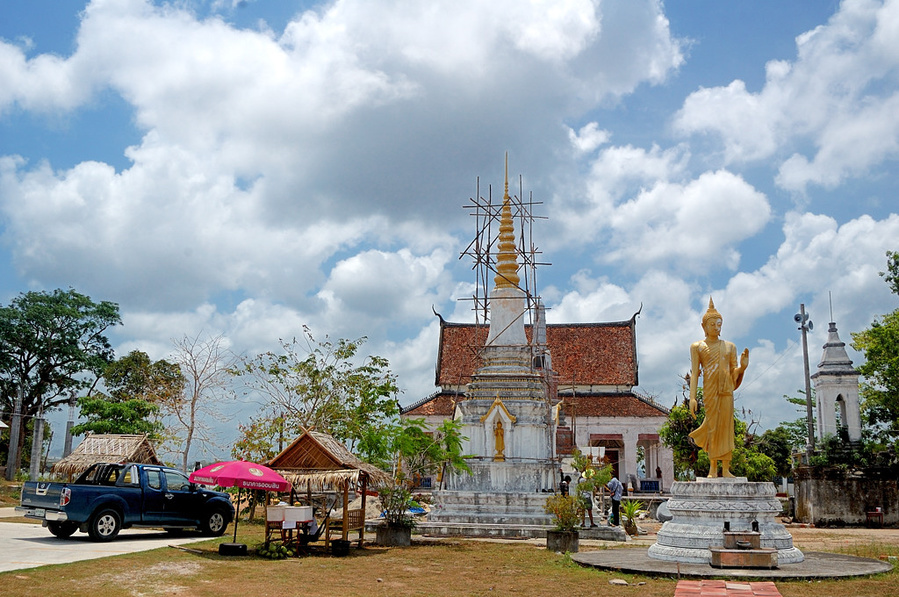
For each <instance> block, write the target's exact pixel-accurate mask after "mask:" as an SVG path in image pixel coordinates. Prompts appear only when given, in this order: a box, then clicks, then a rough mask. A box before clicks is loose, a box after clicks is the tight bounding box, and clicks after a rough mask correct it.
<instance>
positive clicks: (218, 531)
mask: <svg viewBox="0 0 899 597" xmlns="http://www.w3.org/2000/svg"><path fill="white" fill-rule="evenodd" d="M227 520H228V519H227V518H225V512H224V511H223V510H213V511H212V512H210V513H209V514H207V515H206V518H204V519H203V520H202V521H201V524H200V531H201V532H202V533H203V534H204V535H209V536H210V537H219V536H221V535H224V534H225V527H226V526H228V523H227V522H226V521H227Z"/></svg>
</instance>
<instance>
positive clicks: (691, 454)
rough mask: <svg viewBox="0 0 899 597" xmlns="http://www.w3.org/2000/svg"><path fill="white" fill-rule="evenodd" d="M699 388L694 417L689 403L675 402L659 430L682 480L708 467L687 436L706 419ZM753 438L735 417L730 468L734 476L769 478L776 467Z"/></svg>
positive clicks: (707, 461)
mask: <svg viewBox="0 0 899 597" xmlns="http://www.w3.org/2000/svg"><path fill="white" fill-rule="evenodd" d="M700 390H701V388H699V389H698V390H697V402H698V408H697V409H696V417H695V418H693V416H692V415H691V414H690V407H689V405H687V404H686V403H684V404H679V405H678V404H676V405H675V406H674V408H672V409H671V412H670V413H669V414H668V420H667V421H665V423H664V424H663V425H662V428H661V429H660V430H659V438H660V439H661V440H662V443H663V444H665V445H666V446H668V447H669V448H671V451H672V452H673V456H674V474H675V477H676V478H677V479H681V480H685V479H690V478H692V477H694V476H695V475H696V471H707V470H709V457H708V455H707V454H706V453H705V451H704V450H700V449H699V448H698V447H697V446H696V444H694V443H693V442H692V440H691V439H690V433H691V432H692V431H693V430H694V429H696V428H698V427H699V426H700V425H701V424H702V421H703V420H705V408H704V406H703V405H702V392H701V391H700ZM753 437H754V436H753V435H752V434H750V433H748V432H747V425H746V423H745V422H744V421H742V420H740V419H739V418H734V451H733V455H732V460H731V464H730V470H731V472H732V473H733V474H734V475H735V476H738V477H746V478H747V479H749V480H750V481H771V480H773V479H774V478H775V477H776V476H777V475H776V471H777V467H776V466H775V465H774V461H773V460H772V459H771V458H769V457H768V456H766V455H765V454H763V453H761V452H760V451H759V449H758V447H757V446H756V445H755V442H754V441H753Z"/></svg>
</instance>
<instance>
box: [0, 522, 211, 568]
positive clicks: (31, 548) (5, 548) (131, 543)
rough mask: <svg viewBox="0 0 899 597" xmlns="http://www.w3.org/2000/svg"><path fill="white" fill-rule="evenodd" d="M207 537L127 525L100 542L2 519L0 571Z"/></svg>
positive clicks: (192, 541)
mask: <svg viewBox="0 0 899 597" xmlns="http://www.w3.org/2000/svg"><path fill="white" fill-rule="evenodd" d="M205 539H208V537H200V536H197V535H187V536H184V537H172V536H169V535H168V534H167V533H166V532H165V531H157V530H153V529H149V530H145V529H127V530H124V531H122V532H121V534H119V536H118V537H117V538H116V539H115V540H113V541H110V542H108V543H97V542H94V541H91V540H90V538H88V536H87V534H86V533H75V534H74V535H72V536H71V537H70V538H68V539H57V538H56V537H54V536H53V535H51V534H50V531H48V530H47V529H45V528H44V527H42V526H41V525H39V524H28V523H17V522H0V572H6V571H9V570H20V569H22V568H36V567H38V566H46V565H47V564H67V563H69V562H75V561H78V560H90V559H94V558H105V557H107V556H117V555H121V554H125V553H132V552H136V551H146V550H149V549H156V548H157V547H165V546H168V545H183V544H185V543H194V542H196V541H203V540H205Z"/></svg>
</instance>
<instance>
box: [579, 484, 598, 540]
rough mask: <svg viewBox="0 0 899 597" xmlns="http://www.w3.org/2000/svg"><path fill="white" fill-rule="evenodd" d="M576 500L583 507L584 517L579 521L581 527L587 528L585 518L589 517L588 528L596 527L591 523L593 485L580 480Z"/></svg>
mask: <svg viewBox="0 0 899 597" xmlns="http://www.w3.org/2000/svg"><path fill="white" fill-rule="evenodd" d="M577 493H578V499H580V500H581V505H582V506H583V507H584V517H583V519H581V527H582V528H587V517H588V516H589V517H590V528H594V527H596V523H594V522H593V484H592V483H588V482H587V480H586V479H581V480H580V481H579V482H578V484H577Z"/></svg>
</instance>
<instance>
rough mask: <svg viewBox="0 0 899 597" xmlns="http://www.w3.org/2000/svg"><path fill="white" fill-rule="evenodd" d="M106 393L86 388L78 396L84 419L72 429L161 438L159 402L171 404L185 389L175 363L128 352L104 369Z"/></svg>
mask: <svg viewBox="0 0 899 597" xmlns="http://www.w3.org/2000/svg"><path fill="white" fill-rule="evenodd" d="M102 381H103V384H104V386H105V389H106V392H102V391H93V390H91V391H89V392H88V393H87V395H85V396H82V397H81V398H79V399H78V405H79V406H80V408H81V416H83V417H86V418H87V421H85V422H84V423H81V424H79V425H75V427H73V428H72V433H73V434H74V435H81V434H82V433H87V432H89V431H90V432H93V433H146V434H148V435H150V436H151V437H152V438H153V439H160V436H159V433H160V432H161V431H162V423H161V422H160V421H159V420H158V414H159V412H160V404H165V403H170V402H171V401H172V400H173V399H174V398H175V397H177V396H179V395H180V394H181V392H182V391H183V389H184V377H183V376H182V375H181V369H180V367H179V366H178V365H176V364H174V363H170V362H168V361H166V360H165V359H161V360H159V361H155V362H154V361H152V360H150V357H149V356H148V355H147V353H145V352H141V351H139V350H134V351H131V352H130V353H129V354H128V355H127V356H124V357H122V358H120V359H118V360H116V361H113V362H112V363H109V364H108V365H107V366H106V367H105V368H104V370H103V375H102Z"/></svg>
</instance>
